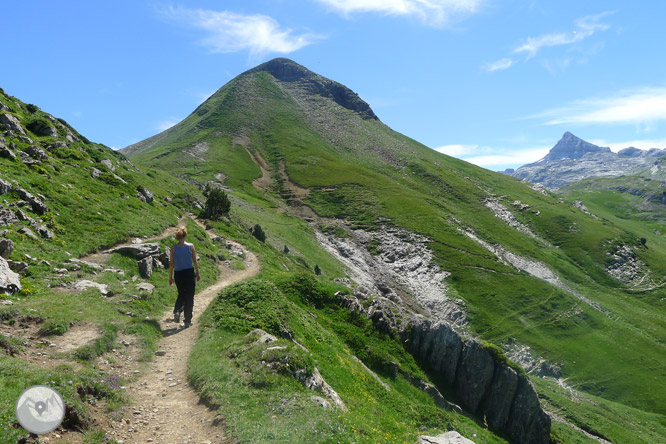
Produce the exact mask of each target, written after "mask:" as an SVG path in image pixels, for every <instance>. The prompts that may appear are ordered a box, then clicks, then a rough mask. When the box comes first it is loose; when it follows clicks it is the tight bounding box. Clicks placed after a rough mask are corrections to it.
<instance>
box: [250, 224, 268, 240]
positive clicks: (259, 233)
mask: <svg viewBox="0 0 666 444" xmlns="http://www.w3.org/2000/svg"><path fill="white" fill-rule="evenodd" d="M250 233H252V236H254V237H256V238H257V239H258V240H259V241H260V242H266V233H264V230H263V229H262V228H261V225H259V224H256V225H255V226H254V227H252V228H251V229H250Z"/></svg>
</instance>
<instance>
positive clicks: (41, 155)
mask: <svg viewBox="0 0 666 444" xmlns="http://www.w3.org/2000/svg"><path fill="white" fill-rule="evenodd" d="M25 152H26V153H28V154H30V156H32V157H34V158H35V159H39V160H46V159H48V158H49V155H48V154H46V151H44V150H43V149H41V148H39V147H37V146H35V145H30V146H29V147H28V148H26V149H25Z"/></svg>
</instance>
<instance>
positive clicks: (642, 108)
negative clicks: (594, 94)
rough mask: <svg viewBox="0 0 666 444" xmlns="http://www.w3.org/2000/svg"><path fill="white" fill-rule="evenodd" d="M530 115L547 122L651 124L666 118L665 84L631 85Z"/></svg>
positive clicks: (551, 123) (559, 123) (555, 123)
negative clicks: (606, 95)
mask: <svg viewBox="0 0 666 444" xmlns="http://www.w3.org/2000/svg"><path fill="white" fill-rule="evenodd" d="M531 118H540V119H547V120H546V122H545V124H546V125H563V124H608V123H610V124H618V123H626V124H638V125H652V124H654V123H655V122H658V121H664V120H666V87H649V88H640V89H633V90H627V91H624V92H621V93H619V94H617V95H615V96H611V97H603V98H590V99H584V100H577V101H574V102H571V103H570V104H568V105H566V106H563V107H561V108H555V109H551V110H547V111H545V112H543V113H540V114H537V115H535V116H531Z"/></svg>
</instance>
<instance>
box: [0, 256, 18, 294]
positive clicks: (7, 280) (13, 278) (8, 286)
mask: <svg viewBox="0 0 666 444" xmlns="http://www.w3.org/2000/svg"><path fill="white" fill-rule="evenodd" d="M20 290H21V280H20V279H19V275H18V273H15V272H14V271H12V269H11V268H10V267H9V263H8V262H7V260H6V259H5V258H4V257H2V256H0V293H3V294H11V293H15V292H17V291H20Z"/></svg>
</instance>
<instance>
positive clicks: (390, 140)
mask: <svg viewBox="0 0 666 444" xmlns="http://www.w3.org/2000/svg"><path fill="white" fill-rule="evenodd" d="M122 152H123V153H124V154H126V155H127V156H129V157H130V158H131V159H132V161H133V162H135V163H136V164H137V165H140V166H142V167H148V166H150V167H151V168H156V169H160V170H163V171H169V172H171V173H172V174H175V175H176V176H178V177H183V178H187V179H188V180H193V181H196V182H199V183H201V184H204V183H212V184H215V183H217V184H218V185H219V186H222V187H224V188H225V189H226V190H227V191H228V192H229V194H230V195H231V196H232V199H233V202H234V206H233V210H232V220H239V221H244V223H245V224H254V223H259V224H261V226H262V227H264V230H265V231H266V232H267V233H268V241H267V242H268V243H269V245H272V246H273V247H274V249H275V250H281V249H282V247H283V246H285V245H286V246H288V249H289V250H290V251H292V252H294V255H297V256H300V257H302V259H303V261H304V262H305V263H307V264H308V265H309V266H310V267H313V263H316V264H317V265H318V266H319V268H320V270H321V271H322V272H323V277H324V278H325V279H329V280H330V279H333V278H343V277H344V276H347V277H350V278H352V279H353V280H354V281H355V282H356V283H358V284H359V286H355V285H351V287H352V288H351V289H350V290H349V295H350V300H349V301H348V305H350V306H353V307H360V311H361V312H362V313H365V314H366V315H367V317H369V318H370V319H373V321H374V323H375V326H376V327H377V328H380V329H384V331H387V332H396V331H398V332H399V334H401V335H403V336H402V337H403V338H404V337H406V338H407V339H406V340H407V342H408V344H410V345H408V348H409V349H410V351H412V353H414V355H415V356H416V359H417V362H418V364H419V366H420V368H422V369H423V370H424V371H426V372H428V374H429V375H430V377H432V378H434V380H435V381H436V382H437V383H438V386H439V388H440V389H441V390H443V391H444V392H446V391H447V387H449V389H448V390H449V391H453V392H455V391H456V389H455V383H456V382H455V381H457V380H458V378H459V377H460V376H459V375H456V376H455V377H453V376H451V375H449V378H448V380H449V382H451V380H453V381H454V382H453V386H451V385H450V384H449V385H447V383H446V381H447V377H446V376H447V374H446V372H444V371H443V370H442V369H443V368H444V365H443V364H442V362H440V361H441V360H439V359H433V358H432V357H431V355H430V352H431V351H432V350H436V349H434V348H433V347H434V346H432V345H431V344H430V343H428V344H422V343H418V344H417V343H416V339H414V337H413V336H412V337H410V336H409V334H413V332H414V329H413V328H412V329H411V330H410V327H409V326H411V327H413V325H414V324H413V323H411V321H410V319H412V317H414V316H417V317H418V316H422V317H425V318H428V319H433V320H434V321H437V320H442V321H445V322H448V323H449V324H452V325H455V329H456V330H457V331H458V332H459V334H461V335H463V336H464V335H474V336H476V337H478V338H480V339H481V340H483V341H488V342H489V343H494V344H497V345H499V346H500V347H502V348H503V349H504V350H505V352H506V353H507V354H508V355H509V356H510V357H512V358H513V359H514V360H516V361H518V362H520V363H521V364H523V365H525V366H526V367H527V368H528V371H529V372H530V373H531V374H532V375H533V378H532V382H533V384H535V386H536V388H537V391H538V393H539V397H540V400H541V404H542V406H543V407H544V408H545V409H546V410H547V411H549V412H551V413H552V414H553V418H557V419H561V420H563V421H564V423H567V424H575V425H576V426H578V427H579V428H581V429H583V430H585V431H587V432H589V433H591V434H593V435H595V436H598V437H602V438H605V439H607V440H611V441H617V442H644V441H645V442H664V440H663V436H664V434H663V430H664V416H663V415H664V414H666V405H665V404H664V403H663V401H662V400H663V399H664V395H666V393H665V390H666V389H665V388H664V387H663V384H660V383H659V381H661V380H663V378H664V376H666V370H665V369H666V367H665V365H664V364H666V363H665V362H664V360H666V354H664V338H665V337H666V327H665V325H666V324H665V323H664V320H665V316H666V312H665V310H664V306H663V298H664V294H663V292H664V291H663V289H662V287H661V286H660V285H651V286H645V285H642V283H644V282H647V281H648V280H649V279H651V280H653V281H655V282H656V283H660V281H659V276H663V275H664V271H665V269H664V268H665V267H666V265H664V264H666V262H665V261H664V259H665V257H664V256H665V250H664V249H663V248H652V247H651V245H650V243H649V242H648V243H647V244H645V243H644V242H643V241H642V239H641V238H643V237H645V236H641V235H640V234H641V233H640V232H638V231H637V230H634V229H632V227H629V226H625V225H622V224H618V223H614V222H613V221H611V220H609V219H606V218H599V217H593V216H592V215H590V214H587V213H586V212H585V211H583V210H581V209H580V208H578V207H576V206H575V205H574V204H573V203H568V202H566V201H564V200H563V199H561V198H560V197H558V196H556V195H554V194H551V193H549V192H544V191H542V190H538V189H532V188H531V187H530V186H529V185H528V184H525V183H521V182H519V181H517V180H515V179H512V178H510V177H506V176H503V175H501V174H496V173H492V172H489V171H487V170H484V169H481V168H478V167H475V166H473V165H470V164H468V163H465V162H463V161H460V160H457V159H454V158H451V157H448V156H445V155H442V154H439V153H437V152H435V151H433V150H431V149H429V148H428V147H426V146H424V145H422V144H420V143H418V142H416V141H414V140H412V139H410V138H408V137H406V136H404V135H401V134H399V133H397V132H395V131H392V130H391V129H390V128H388V127H387V126H386V125H384V124H383V123H382V122H381V121H380V120H379V119H378V118H377V117H376V115H375V114H374V113H373V112H372V110H371V109H370V107H369V106H368V105H367V104H366V103H365V102H363V101H362V100H361V99H359V98H358V96H357V95H356V94H355V93H353V92H352V91H351V90H349V89H348V88H346V87H344V86H342V85H340V84H338V83H336V82H334V81H331V80H329V79H326V78H324V77H322V76H319V75H317V74H315V73H312V72H311V71H309V70H307V69H306V68H304V67H302V66H300V65H298V64H296V63H294V62H292V61H290V60H286V59H276V60H273V61H270V62H268V63H265V64H263V65H261V66H258V67H257V68H254V69H252V70H250V71H247V72H246V73H243V74H241V75H240V76H238V77H236V78H235V79H233V80H232V81H231V82H229V83H228V84H226V85H225V86H223V87H222V88H221V89H220V90H218V91H217V92H216V93H215V94H214V95H213V96H211V97H210V98H209V99H208V100H207V101H206V102H204V103H203V104H202V105H201V106H199V107H198V108H197V109H196V110H195V111H194V112H193V113H192V114H191V115H190V116H188V117H187V118H186V119H185V120H183V121H182V122H180V123H179V124H177V125H175V126H174V127H172V128H170V129H169V130H167V131H165V132H163V133H160V134H158V135H156V136H154V137H152V138H149V139H147V140H145V141H143V142H140V143H138V144H136V145H133V146H130V147H128V148H126V149H124V150H122ZM303 221H305V222H307V224H305V223H304V222H303ZM219 229H221V230H223V229H224V227H223V226H220V228H219ZM331 257H334V258H335V259H336V260H332V259H331ZM627 258H631V260H628V259H627ZM341 264H342V265H341ZM423 276H427V278H424V279H421V280H420V277H423ZM357 304H358V305H357ZM378 312H381V314H377V313H378ZM404 325H407V326H408V328H407V329H406V330H405V328H402V327H401V326H404ZM421 326H423V324H421ZM426 337H428V336H423V338H426ZM410 338H411V339H410ZM419 338H420V336H419ZM431 339H432V338H431ZM429 340H430V339H429ZM410 341H411V342H410ZM347 345H348V346H350V343H347ZM370 363H371V364H372V361H370ZM371 367H372V368H373V370H375V371H378V370H381V369H382V366H381V365H380V364H379V363H377V362H375V363H374V364H373V365H371ZM385 373H386V371H384V373H381V372H380V374H385ZM547 376H549V377H550V379H549V378H548V377H547ZM208 383H212V382H211V381H208ZM461 398H463V402H461V401H460V399H461ZM452 399H456V400H457V401H458V402H461V403H462V404H463V405H467V406H468V410H471V413H472V414H474V413H478V412H480V411H481V410H476V409H477V408H478V409H482V407H474V406H475V405H476V404H475V403H474V402H473V400H471V401H470V400H467V401H466V400H465V399H464V394H461V393H459V392H458V393H457V397H456V394H454V395H453V398H452ZM581 400H582V401H581ZM470 405H472V406H473V407H469V406H470ZM627 412H629V413H627ZM620 417H631V418H638V417H640V418H641V420H640V421H632V420H629V419H628V420H627V421H626V422H625V421H623V420H618V418H620ZM637 422H640V423H642V424H645V427H643V426H637V425H636V423H637ZM562 424H563V422H559V421H555V422H554V423H553V433H554V436H565V435H562V434H565V433H569V432H567V431H566V430H571V429H570V428H568V426H563V425H562ZM507 433H509V434H510V432H507ZM558 434H560V435H558ZM510 436H511V435H510ZM567 436H568V435H567ZM567 439H570V440H567V442H575V441H573V438H570V437H569V438H567ZM581 439H583V438H581ZM585 439H588V438H585Z"/></svg>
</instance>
